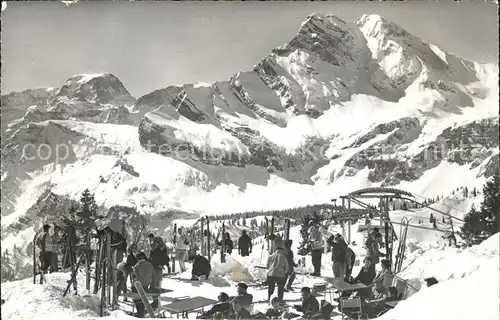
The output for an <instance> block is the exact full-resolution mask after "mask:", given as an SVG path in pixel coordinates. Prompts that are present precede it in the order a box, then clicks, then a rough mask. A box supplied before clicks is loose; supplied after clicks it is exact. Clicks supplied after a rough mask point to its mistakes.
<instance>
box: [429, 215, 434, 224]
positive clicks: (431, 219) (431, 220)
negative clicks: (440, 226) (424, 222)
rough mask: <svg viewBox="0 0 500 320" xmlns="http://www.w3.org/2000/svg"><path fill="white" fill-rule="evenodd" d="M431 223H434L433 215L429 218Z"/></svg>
mask: <svg viewBox="0 0 500 320" xmlns="http://www.w3.org/2000/svg"><path fill="white" fill-rule="evenodd" d="M429 222H430V223H433V222H434V215H433V214H432V213H431V215H430V216H429Z"/></svg>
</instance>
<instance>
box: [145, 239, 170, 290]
mask: <svg viewBox="0 0 500 320" xmlns="http://www.w3.org/2000/svg"><path fill="white" fill-rule="evenodd" d="M150 236H151V235H150ZM153 237H154V235H153ZM149 261H150V262H151V264H152V265H153V267H154V269H155V272H156V277H155V281H157V282H155V283H154V287H156V288H161V280H162V279H163V267H164V266H169V263H170V260H169V258H168V252H167V246H166V245H165V242H164V241H163V239H162V238H161V237H154V238H153V242H152V244H151V254H150V256H149Z"/></svg>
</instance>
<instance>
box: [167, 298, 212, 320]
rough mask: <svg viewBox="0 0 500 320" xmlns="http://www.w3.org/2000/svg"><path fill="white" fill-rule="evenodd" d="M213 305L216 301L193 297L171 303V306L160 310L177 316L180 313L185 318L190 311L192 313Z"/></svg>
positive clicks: (168, 305)
mask: <svg viewBox="0 0 500 320" xmlns="http://www.w3.org/2000/svg"><path fill="white" fill-rule="evenodd" d="M215 303H217V300H213V299H208V298H205V297H193V298H189V299H185V300H181V301H176V302H172V303H171V304H167V305H165V306H163V307H162V309H163V310H166V311H168V312H170V313H175V314H177V315H179V313H181V314H182V316H183V317H184V316H185V317H186V318H187V314H188V313H189V312H190V311H194V310H196V309H200V308H203V307H206V306H209V305H212V304H215Z"/></svg>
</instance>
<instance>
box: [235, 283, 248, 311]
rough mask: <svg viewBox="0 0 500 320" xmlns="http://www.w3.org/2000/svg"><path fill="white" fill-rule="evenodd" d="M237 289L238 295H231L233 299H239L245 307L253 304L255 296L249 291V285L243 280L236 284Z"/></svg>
mask: <svg viewBox="0 0 500 320" xmlns="http://www.w3.org/2000/svg"><path fill="white" fill-rule="evenodd" d="M236 290H237V293H238V295H236V296H234V297H231V299H232V300H233V301H234V300H237V301H239V302H240V303H241V305H242V306H244V307H246V306H249V305H251V304H252V302H253V296H252V295H251V294H250V293H248V292H247V290H248V286H247V285H246V284H245V283H243V282H240V283H238V285H237V286H236Z"/></svg>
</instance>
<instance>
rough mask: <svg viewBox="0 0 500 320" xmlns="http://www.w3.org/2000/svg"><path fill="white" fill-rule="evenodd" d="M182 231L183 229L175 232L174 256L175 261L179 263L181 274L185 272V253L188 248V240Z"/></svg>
mask: <svg viewBox="0 0 500 320" xmlns="http://www.w3.org/2000/svg"><path fill="white" fill-rule="evenodd" d="M183 231H184V230H183V228H179V229H178V230H177V233H178V236H177V242H176V243H175V255H176V259H177V261H179V267H180V268H181V272H184V271H186V259H187V251H188V248H189V240H188V239H187V237H186V235H185V234H184V233H183Z"/></svg>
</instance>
